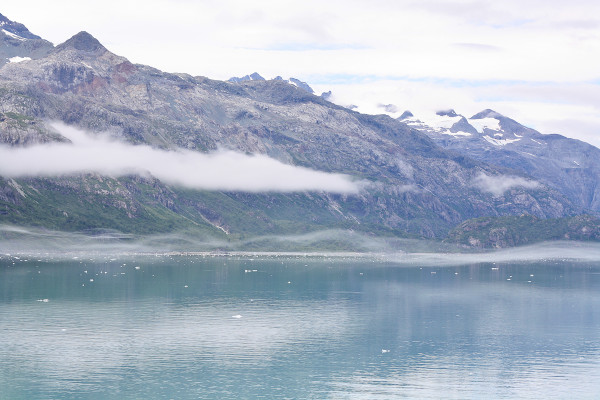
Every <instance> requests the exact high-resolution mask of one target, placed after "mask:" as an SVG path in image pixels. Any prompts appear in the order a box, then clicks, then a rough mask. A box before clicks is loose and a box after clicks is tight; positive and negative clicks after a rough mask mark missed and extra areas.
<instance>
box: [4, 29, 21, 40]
mask: <svg viewBox="0 0 600 400" xmlns="http://www.w3.org/2000/svg"><path fill="white" fill-rule="evenodd" d="M2 33H4V34H5V35H6V36H8V37H11V38H13V39H17V40H20V41H22V42H23V41H25V40H27V39H25V38H24V37H21V36H19V35H17V34H14V33H12V32H9V31H7V30H6V29H2Z"/></svg>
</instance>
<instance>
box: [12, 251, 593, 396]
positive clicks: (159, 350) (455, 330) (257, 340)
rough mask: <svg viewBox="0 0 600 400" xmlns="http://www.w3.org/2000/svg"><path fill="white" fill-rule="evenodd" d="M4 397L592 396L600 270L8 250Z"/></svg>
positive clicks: (565, 266)
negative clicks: (70, 256)
mask: <svg viewBox="0 0 600 400" xmlns="http://www.w3.org/2000/svg"><path fill="white" fill-rule="evenodd" d="M0 343H2V345H1V346H0V398H1V399H107V398H114V399H116V398H118V399H213V398H217V399H254V398H257V399H259V398H264V399H397V398H419V399H427V398H432V399H437V398H447V399H465V398H472V399H481V398H506V399H513V398H527V399H531V398H539V399H549V398H578V399H585V398H590V399H591V398H598V396H599V394H600V266H599V265H598V264H590V263H569V262H551V261H548V262H543V263H526V264H515V263H513V264H492V263H485V264H473V265H468V266H460V267H419V266H406V265H404V266H401V265H397V264H391V263H385V262H381V261H374V260H369V259H355V260H353V259H344V258H334V259H325V258H302V257H300V258H297V259H294V258H277V257H271V258H262V259H259V258H257V259H251V258H248V257H246V258H237V259H236V258H233V257H228V258H227V257H221V258H220V257H200V256H188V257H183V256H172V257H167V256H163V257H117V258H115V257H113V258H110V257H98V258H96V259H93V260H92V259H89V258H83V257H82V258H78V259H74V260H69V261H59V260H55V261H52V260H45V259H41V258H40V259H38V258H31V259H26V258H24V257H21V258H20V259H14V258H6V257H5V258H4V259H2V260H0Z"/></svg>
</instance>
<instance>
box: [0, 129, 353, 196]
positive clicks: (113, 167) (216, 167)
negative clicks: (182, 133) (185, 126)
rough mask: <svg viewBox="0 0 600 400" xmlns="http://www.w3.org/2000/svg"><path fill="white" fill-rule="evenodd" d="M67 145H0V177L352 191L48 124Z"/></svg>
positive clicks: (313, 177)
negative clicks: (141, 178)
mask: <svg viewBox="0 0 600 400" xmlns="http://www.w3.org/2000/svg"><path fill="white" fill-rule="evenodd" d="M52 126H53V127H54V128H55V129H56V130H57V131H58V132H60V133H61V134H62V135H63V136H65V137H67V138H69V139H70V140H71V142H72V143H54V144H44V145H35V146H30V147H26V148H10V147H0V175H2V176H4V177H6V178H20V177H54V176H68V175H75V174H81V173H98V174H101V175H107V176H112V177H121V176H124V175H131V174H140V175H146V174H150V175H152V176H154V177H155V178H157V179H159V180H161V181H163V182H165V183H168V184H172V185H177V186H183V187H187V188H192V189H202V190H227V191H244V192H294V191H324V192H332V193H357V192H358V191H359V187H358V185H357V184H356V183H354V182H352V180H351V179H350V177H348V176H346V175H342V174H333V173H326V172H321V171H315V170H311V169H308V168H304V167H297V166H292V165H287V164H284V163H282V162H280V161H277V160H275V159H272V158H269V157H267V156H264V155H252V156H250V155H245V154H241V153H237V152H234V151H229V150H221V151H217V152H214V153H210V154H203V153H199V152H196V151H190V150H185V149H179V150H177V151H167V150H160V149H155V148H152V147H150V146H147V145H131V144H127V143H123V142H118V141H115V140H111V139H109V138H106V137H102V136H90V135H88V134H86V133H85V132H83V131H81V130H78V129H75V128H73V127H69V126H66V125H64V124H60V123H54V124H52Z"/></svg>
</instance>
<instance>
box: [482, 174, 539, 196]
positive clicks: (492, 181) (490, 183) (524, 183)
mask: <svg viewBox="0 0 600 400" xmlns="http://www.w3.org/2000/svg"><path fill="white" fill-rule="evenodd" d="M473 185H474V186H475V187H476V188H478V189H479V190H481V191H482V192H487V193H491V194H493V195H494V196H502V195H503V194H504V192H506V191H507V190H509V189H512V188H515V187H520V188H524V189H537V188H539V187H540V186H541V185H540V183H539V182H536V181H530V180H527V179H525V178H521V177H520V176H509V175H498V176H489V175H486V174H484V173H480V174H479V175H478V176H477V177H476V178H475V179H473Z"/></svg>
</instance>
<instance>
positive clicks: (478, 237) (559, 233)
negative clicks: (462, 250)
mask: <svg viewBox="0 0 600 400" xmlns="http://www.w3.org/2000/svg"><path fill="white" fill-rule="evenodd" d="M554 240H578V241H598V240H600V219H598V218H597V217H593V216H590V215H578V216H575V217H568V218H548V219H539V218H536V217H532V216H530V215H522V216H504V217H483V218H476V219H471V220H468V221H465V222H463V223H461V224H460V225H459V226H457V227H456V228H454V229H453V230H452V231H450V233H449V234H448V237H447V238H446V239H445V240H444V241H445V242H447V243H456V244H460V245H463V246H465V247H471V248H479V249H483V248H496V249H499V248H506V247H514V246H522V245H528V244H533V243H539V242H544V241H554Z"/></svg>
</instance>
